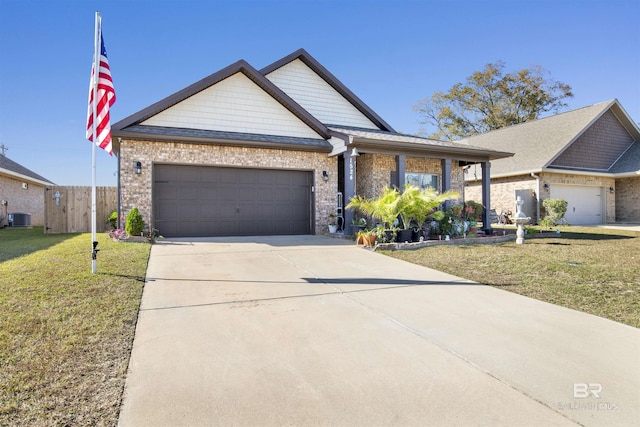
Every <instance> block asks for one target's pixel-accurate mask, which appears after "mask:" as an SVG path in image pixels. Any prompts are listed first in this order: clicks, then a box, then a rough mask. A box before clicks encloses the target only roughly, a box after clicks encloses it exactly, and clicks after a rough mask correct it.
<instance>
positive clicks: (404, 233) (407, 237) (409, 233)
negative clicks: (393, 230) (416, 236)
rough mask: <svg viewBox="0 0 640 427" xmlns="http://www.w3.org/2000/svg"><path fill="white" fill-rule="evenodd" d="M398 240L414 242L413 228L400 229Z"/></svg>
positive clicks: (400, 241)
mask: <svg viewBox="0 0 640 427" xmlns="http://www.w3.org/2000/svg"><path fill="white" fill-rule="evenodd" d="M396 241H397V242H399V243H404V242H412V241H413V229H411V228H407V229H405V230H398V237H397V238H396Z"/></svg>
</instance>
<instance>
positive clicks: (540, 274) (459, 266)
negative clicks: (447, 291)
mask: <svg viewBox="0 0 640 427" xmlns="http://www.w3.org/2000/svg"><path fill="white" fill-rule="evenodd" d="M527 237H528V238H527V239H526V240H525V244H523V245H518V244H516V243H515V242H508V243H497V244H488V245H459V246H455V245H452V246H434V247H428V248H423V249H419V250H415V251H395V252H389V251H384V252H383V253H385V254H387V255H389V256H392V257H395V258H399V259H403V260H405V261H409V262H412V263H415V264H420V265H424V266H427V267H431V268H434V269H437V270H441V271H444V272H447V273H450V274H454V275H456V276H460V277H464V278H466V279H470V280H473V281H476V282H479V283H484V284H487V285H491V286H495V287H498V288H500V289H504V290H506V291H510V292H515V293H518V294H521V295H526V296H528V297H532V298H536V299H539V300H542V301H546V302H550V303H553V304H557V305H561V306H564V307H568V308H572V309H575V310H580V311H583V312H586V313H591V314H594V315H596V316H601V317H605V318H608V319H611V320H614V321H616V322H621V323H625V324H627V325H630V326H633V327H636V328H639V327H640V233H637V232H632V231H621V230H610V229H600V228H591V227H562V228H561V234H560V236H559V237H555V236H554V237H549V238H531V237H530V236H527Z"/></svg>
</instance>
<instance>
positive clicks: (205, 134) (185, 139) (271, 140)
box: [115, 125, 332, 153]
mask: <svg viewBox="0 0 640 427" xmlns="http://www.w3.org/2000/svg"><path fill="white" fill-rule="evenodd" d="M115 136H116V139H118V138H120V139H127V140H141V141H167V142H181V143H186V144H209V145H227V146H236V147H251V148H267V149H278V150H295V151H315V152H321V153H330V152H331V150H332V146H331V144H330V143H329V142H327V141H325V140H323V139H311V138H296V137H287V136H278V135H262V134H250V133H238V132H221V131H210V130H199V129H183V128H170V127H160V126H142V125H134V126H129V127H127V128H126V129H124V130H120V131H117V134H116V135H115ZM119 143H120V141H118V146H119Z"/></svg>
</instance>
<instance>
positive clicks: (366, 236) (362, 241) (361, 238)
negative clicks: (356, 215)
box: [356, 232, 376, 247]
mask: <svg viewBox="0 0 640 427" xmlns="http://www.w3.org/2000/svg"><path fill="white" fill-rule="evenodd" d="M356 243H357V244H358V245H364V246H368V247H371V246H375V244H376V234H375V233H369V232H358V234H356Z"/></svg>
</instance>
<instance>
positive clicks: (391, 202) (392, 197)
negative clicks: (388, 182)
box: [346, 187, 400, 241]
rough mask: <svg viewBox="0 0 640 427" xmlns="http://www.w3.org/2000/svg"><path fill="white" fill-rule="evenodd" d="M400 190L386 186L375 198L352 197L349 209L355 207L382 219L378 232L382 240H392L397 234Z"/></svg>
mask: <svg viewBox="0 0 640 427" xmlns="http://www.w3.org/2000/svg"><path fill="white" fill-rule="evenodd" d="M399 196H400V192H399V191H398V190H397V189H395V188H389V187H387V188H385V189H384V190H383V191H382V193H381V194H380V195H379V196H378V197H375V198H371V199H367V198H364V197H362V196H356V197H353V198H351V200H350V201H349V204H348V205H347V206H346V208H347V209H355V210H357V211H360V212H362V213H364V214H366V215H369V216H372V217H373V218H376V219H378V220H380V224H381V227H380V230H379V231H378V232H377V233H376V235H377V236H378V238H379V239H381V240H382V241H392V240H393V237H394V236H395V230H396V226H395V222H396V219H397V218H398V210H397V204H398V198H399Z"/></svg>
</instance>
